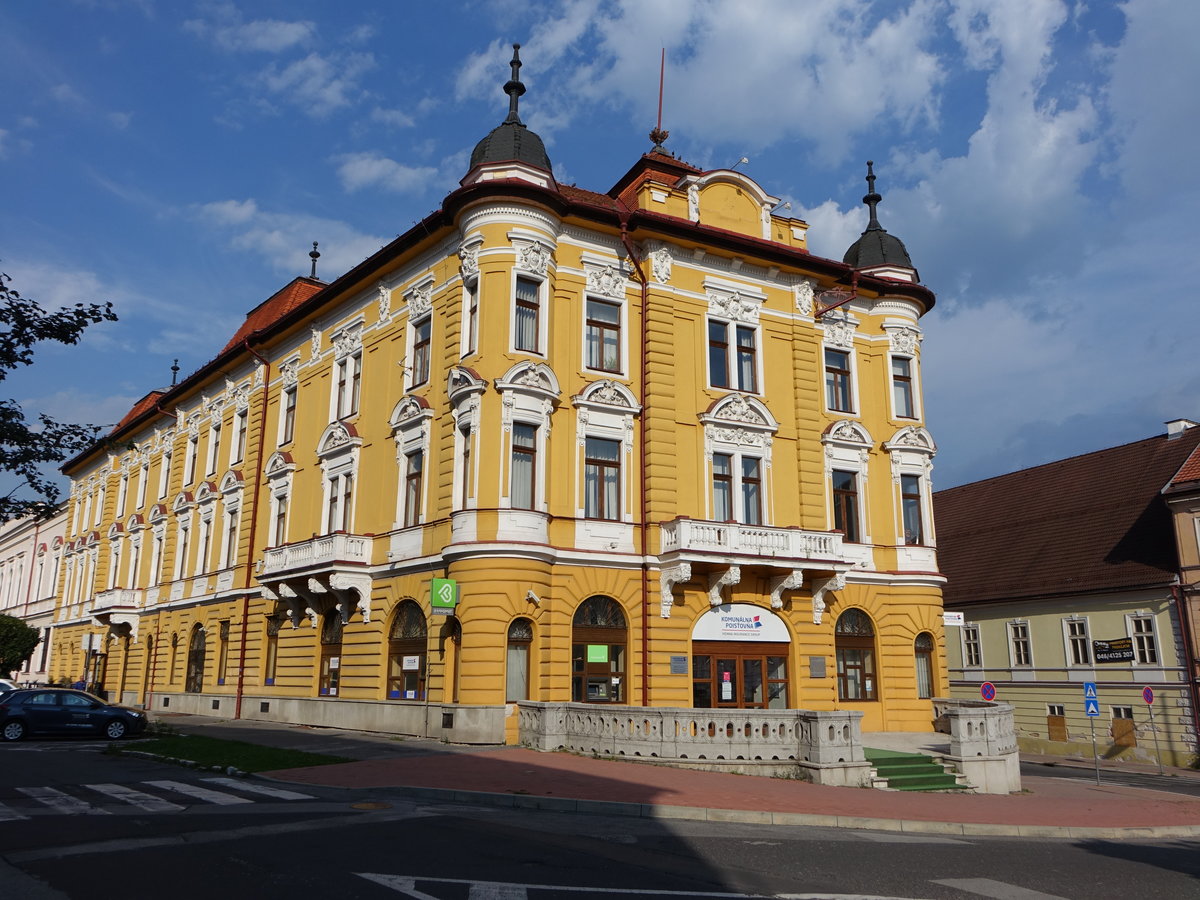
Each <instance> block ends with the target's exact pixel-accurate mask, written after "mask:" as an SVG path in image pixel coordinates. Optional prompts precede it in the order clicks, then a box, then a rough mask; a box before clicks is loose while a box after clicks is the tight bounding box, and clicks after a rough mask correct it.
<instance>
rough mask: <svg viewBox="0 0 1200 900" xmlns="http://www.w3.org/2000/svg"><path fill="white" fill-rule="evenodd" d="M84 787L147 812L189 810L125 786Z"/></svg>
mask: <svg viewBox="0 0 1200 900" xmlns="http://www.w3.org/2000/svg"><path fill="white" fill-rule="evenodd" d="M84 787H85V788H90V789H91V790H93V791H98V792H99V793H101V794H105V795H107V796H109V797H112V798H113V799H114V800H120V801H121V802H122V803H129V804H131V805H133V806H136V807H138V808H139V809H144V810H146V812H178V811H179V810H181V809H186V808H187V807H185V806H180V805H179V804H178V803H172V802H171V801H170V800H163V799H162V798H161V797H155V796H154V795H153V794H146V793H143V792H142V791H138V790H134V789H133V788H131V787H127V786H126V785H123V784H85V785H84Z"/></svg>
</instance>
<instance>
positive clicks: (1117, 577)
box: [933, 428, 1200, 606]
mask: <svg viewBox="0 0 1200 900" xmlns="http://www.w3.org/2000/svg"><path fill="white" fill-rule="evenodd" d="M1198 447H1200V428H1192V429H1189V430H1188V431H1185V432H1184V433H1183V434H1182V435H1181V436H1179V437H1178V438H1176V439H1174V440H1169V439H1168V438H1167V437H1166V436H1165V435H1161V436H1159V437H1153V438H1149V439H1147V440H1143V441H1136V442H1134V443H1132V444H1123V445H1121V446H1119V447H1111V448H1109V449H1107V450H1099V451H1097V452H1095V453H1087V454H1084V455H1083V456H1075V457H1071V458H1070V459H1063V460H1059V461H1058V462H1053V463H1047V464H1046V465H1043V466H1036V467H1034V468H1032V469H1024V470H1022V471H1020V472H1013V473H1011V474H1009V475H1001V476H999V477H996V478H989V479H987V480H985V481H977V482H975V483H974V484H966V485H963V486H962V487H957V488H951V489H949V490H945V491H939V492H938V493H936V494H934V498H933V505H934V521H935V523H936V526H937V535H938V551H937V553H938V565H939V567H940V569H941V570H942V572H943V573H944V574H945V575H946V576H947V578H948V579H949V582H948V584H947V585H946V588H945V589H944V591H943V596H944V599H945V602H946V605H947V606H955V605H969V604H972V603H982V602H987V601H992V600H1010V599H1012V600H1016V599H1032V598H1036V597H1047V596H1054V595H1061V594H1073V593H1080V592H1085V591H1102V590H1120V589H1128V588H1135V587H1139V586H1144V585H1151V584H1163V583H1165V582H1169V581H1171V580H1172V578H1173V577H1174V576H1175V575H1176V574H1177V573H1178V571H1179V561H1178V556H1177V554H1176V549H1175V539H1174V532H1173V530H1172V527H1171V519H1170V514H1169V512H1168V510H1167V506H1166V504H1165V502H1164V501H1163V500H1162V497H1161V496H1160V492H1161V491H1162V489H1163V488H1164V487H1165V486H1166V485H1167V483H1168V482H1169V481H1171V478H1172V476H1174V475H1175V474H1176V472H1178V471H1179V469H1180V466H1181V465H1182V464H1183V463H1184V461H1185V460H1187V459H1188V457H1189V456H1191V455H1194V451H1196V450H1197V448H1198Z"/></svg>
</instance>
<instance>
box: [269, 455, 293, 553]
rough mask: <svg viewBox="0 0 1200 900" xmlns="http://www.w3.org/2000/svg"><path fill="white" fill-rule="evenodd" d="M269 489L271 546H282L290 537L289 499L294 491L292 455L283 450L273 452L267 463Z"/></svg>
mask: <svg viewBox="0 0 1200 900" xmlns="http://www.w3.org/2000/svg"><path fill="white" fill-rule="evenodd" d="M265 469H266V476H267V490H268V495H269V497H270V513H269V514H270V517H271V520H270V521H271V525H270V529H269V531H268V535H269V536H268V540H270V546H272V547H282V546H283V545H284V544H286V543H287V537H288V505H289V504H288V501H289V499H290V497H291V492H292V474H293V473H294V472H295V471H296V466H295V463H294V462H293V461H292V457H291V456H290V455H289V454H287V453H284V452H282V451H277V452H275V453H272V454H271V456H270V458H269V459H268V460H267V464H266V467H265Z"/></svg>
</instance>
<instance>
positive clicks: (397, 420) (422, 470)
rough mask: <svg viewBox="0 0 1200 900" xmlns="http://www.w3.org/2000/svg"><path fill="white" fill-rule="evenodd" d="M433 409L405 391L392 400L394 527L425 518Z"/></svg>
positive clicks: (412, 523)
mask: <svg viewBox="0 0 1200 900" xmlns="http://www.w3.org/2000/svg"><path fill="white" fill-rule="evenodd" d="M432 418H433V410H432V409H430V407H429V403H428V402H427V401H426V400H425V399H424V398H423V397H418V396H416V395H411V394H410V395H409V396H407V397H405V398H404V399H402V400H401V401H400V402H399V403H397V404H396V408H395V409H393V410H392V415H391V417H390V419H389V422H390V424H391V426H392V438H393V440H395V442H396V466H397V468H398V470H399V482H400V483H399V489H398V490H397V492H396V494H397V496H396V527H398V528H411V527H413V526H414V525H419V524H421V522H423V521H424V520H425V506H424V498H425V496H426V493H427V492H426V490H425V479H426V477H427V474H426V469H427V468H428V466H427V465H426V460H427V454H428V451H429V432H430V423H431V421H432Z"/></svg>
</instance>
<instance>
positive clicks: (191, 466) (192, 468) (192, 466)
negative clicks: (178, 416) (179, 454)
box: [183, 432, 200, 485]
mask: <svg viewBox="0 0 1200 900" xmlns="http://www.w3.org/2000/svg"><path fill="white" fill-rule="evenodd" d="M199 456H200V434H199V433H198V432H190V433H189V434H188V439H187V447H186V449H185V450H184V459H183V483H184V484H185V485H188V484H192V483H193V482H195V480H196V466H197V465H198V464H199Z"/></svg>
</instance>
